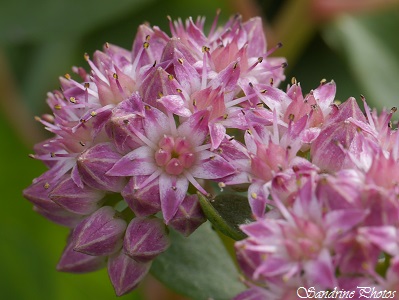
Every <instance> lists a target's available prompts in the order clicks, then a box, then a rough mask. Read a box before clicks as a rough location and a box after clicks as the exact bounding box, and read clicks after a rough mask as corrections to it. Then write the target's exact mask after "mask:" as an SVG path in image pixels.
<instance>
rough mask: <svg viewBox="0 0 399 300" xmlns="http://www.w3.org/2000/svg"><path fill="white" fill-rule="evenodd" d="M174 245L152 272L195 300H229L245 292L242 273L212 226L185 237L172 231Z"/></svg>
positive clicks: (158, 261)
mask: <svg viewBox="0 0 399 300" xmlns="http://www.w3.org/2000/svg"><path fill="white" fill-rule="evenodd" d="M170 235H171V239H172V244H171V246H170V248H169V249H168V250H167V251H166V252H165V253H163V254H162V255H160V256H159V257H158V258H157V259H156V260H155V261H154V263H153V265H152V268H151V273H152V274H153V275H154V276H155V277H156V278H158V279H159V280H160V281H161V282H163V283H165V284H166V285H167V286H169V287H170V288H172V289H173V290H175V291H177V292H178V293H180V294H182V295H185V296H188V297H190V299H194V300H204V299H214V300H229V299H232V298H233V297H234V296H235V295H236V294H238V293H239V292H241V291H243V290H244V289H245V286H244V285H243V284H242V283H241V282H240V281H239V273H238V271H237V269H236V268H235V266H234V263H233V261H232V260H231V258H230V256H229V254H228V253H227V251H226V249H225V248H224V246H223V243H222V242H221V241H220V239H219V237H218V235H217V234H216V233H215V232H214V231H213V230H212V229H211V227H210V226H209V224H208V223H205V224H203V225H202V226H201V227H200V228H198V229H197V230H196V231H195V232H194V233H193V234H192V235H190V236H189V237H188V238H185V237H184V236H182V235H181V234H180V233H177V232H175V231H172V232H171V234H170Z"/></svg>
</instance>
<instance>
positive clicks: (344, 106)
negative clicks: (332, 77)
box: [235, 80, 399, 300]
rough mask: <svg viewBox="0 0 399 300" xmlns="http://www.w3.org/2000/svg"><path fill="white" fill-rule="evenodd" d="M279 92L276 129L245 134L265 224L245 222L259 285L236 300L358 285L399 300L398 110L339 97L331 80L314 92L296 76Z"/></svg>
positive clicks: (246, 248) (247, 250)
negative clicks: (379, 109) (304, 87)
mask: <svg viewBox="0 0 399 300" xmlns="http://www.w3.org/2000/svg"><path fill="white" fill-rule="evenodd" d="M275 92H276V93H275V94H274V95H278V97H275V96H274V97H273V98H270V101H271V103H272V104H271V105H272V106H274V107H277V108H276V109H275V110H274V111H275V113H274V115H275V119H274V122H273V125H272V126H270V128H268V127H267V126H258V127H255V126H254V130H252V131H251V134H248V136H247V139H246V144H247V149H248V150H249V152H250V157H251V168H250V169H249V170H248V172H249V175H250V176H251V178H252V180H251V185H250V187H249V190H248V199H249V201H250V204H251V207H252V210H253V213H254V215H255V216H256V217H257V220H256V221H255V222H253V223H251V224H248V225H243V226H242V227H241V228H242V230H243V231H244V233H246V235H247V238H246V239H245V240H242V241H239V242H237V243H236V251H237V258H238V261H239V264H240V266H241V269H242V271H243V273H244V275H245V276H246V277H247V278H248V279H249V280H248V281H247V283H248V285H249V287H250V288H249V289H248V290H247V291H245V292H243V293H241V294H240V295H238V296H237V297H236V298H235V299H236V300H244V299H276V300H277V299H298V297H299V296H301V297H304V298H306V297H307V296H306V295H304V294H303V295H299V296H298V288H302V290H307V289H309V288H312V289H315V290H318V291H333V290H346V291H348V290H349V291H356V290H357V287H359V286H362V287H373V293H374V295H373V296H372V298H374V297H375V298H380V297H381V295H382V293H384V292H385V293H389V296H391V297H394V293H395V292H394V291H396V290H398V288H399V272H398V268H397V265H398V263H397V262H398V260H399V234H398V233H399V231H398V229H399V222H398V220H399V202H398V196H399V189H398V187H399V185H398V183H399V177H398V174H399V173H398V171H399V169H398V167H399V161H398V159H399V156H398V154H399V152H398V150H399V135H398V133H397V130H396V128H394V127H395V126H393V122H392V121H391V118H392V114H393V113H394V112H395V111H396V108H392V109H391V110H390V111H386V110H384V111H383V112H382V113H381V114H380V115H378V114H377V112H376V111H375V110H373V111H371V110H370V108H369V107H368V106H367V104H366V101H365V99H364V97H363V96H362V97H361V98H362V101H363V103H364V109H365V114H363V112H362V111H361V109H360V108H359V106H358V104H357V102H356V100H355V99H354V98H349V99H348V100H347V101H345V102H343V103H340V104H339V103H337V102H334V101H333V100H334V96H335V84H334V83H333V82H330V83H326V82H324V81H322V83H321V85H320V86H319V87H318V88H317V89H315V90H313V91H311V92H310V93H309V94H308V95H307V96H306V97H303V96H302V92H301V89H300V86H299V84H297V83H296V82H295V80H294V81H293V84H292V86H290V87H289V88H288V90H287V92H286V93H284V92H282V91H277V90H276V91H275ZM269 107H270V105H269ZM305 158H306V159H305ZM302 290H301V291H302ZM357 296H359V295H357ZM322 297H323V296H322ZM323 298H324V297H323ZM329 298H331V297H329Z"/></svg>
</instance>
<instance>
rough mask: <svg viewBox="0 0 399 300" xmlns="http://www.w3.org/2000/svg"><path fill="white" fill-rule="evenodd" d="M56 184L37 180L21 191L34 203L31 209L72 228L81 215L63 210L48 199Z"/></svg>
mask: <svg viewBox="0 0 399 300" xmlns="http://www.w3.org/2000/svg"><path fill="white" fill-rule="evenodd" d="M56 184H57V182H52V181H46V180H45V179H44V180H39V181H37V182H34V183H33V184H32V185H31V186H29V187H27V188H26V189H25V190H24V191H23V195H24V197H25V198H26V199H28V200H29V201H30V202H31V203H33V204H34V207H33V210H34V211H36V212H37V213H39V214H41V215H42V216H44V217H45V218H47V219H49V220H50V221H52V222H54V223H57V224H60V225H63V226H67V227H71V228H73V227H75V226H76V224H78V223H79V222H80V221H81V219H82V216H81V215H77V214H74V213H72V212H70V211H67V210H65V209H64V208H63V207H61V206H60V205H58V204H57V203H55V202H53V201H52V200H51V199H50V197H49V193H51V191H52V190H53V189H54V186H56Z"/></svg>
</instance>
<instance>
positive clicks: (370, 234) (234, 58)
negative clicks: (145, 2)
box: [24, 16, 399, 300]
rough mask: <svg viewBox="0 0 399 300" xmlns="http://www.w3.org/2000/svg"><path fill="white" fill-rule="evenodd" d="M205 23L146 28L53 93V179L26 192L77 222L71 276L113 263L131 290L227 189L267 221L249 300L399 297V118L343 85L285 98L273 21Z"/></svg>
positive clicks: (117, 278)
mask: <svg viewBox="0 0 399 300" xmlns="http://www.w3.org/2000/svg"><path fill="white" fill-rule="evenodd" d="M204 22H205V20H204V18H198V19H197V20H196V21H193V20H192V19H188V20H186V22H185V23H183V22H182V21H181V20H178V21H174V22H173V21H172V20H170V31H171V36H169V35H168V34H166V33H165V32H163V31H161V30H160V29H159V28H158V27H149V26H148V25H141V26H140V27H139V29H138V32H137V36H136V38H135V40H134V43H133V47H132V50H131V51H128V50H125V49H122V48H119V47H117V46H114V45H110V44H108V43H107V44H106V45H105V47H104V51H103V52H100V51H97V52H95V53H94V55H93V58H92V59H91V58H90V57H89V56H88V55H87V54H86V55H85V59H86V60H87V62H88V64H89V66H90V72H86V71H85V70H84V69H83V68H77V67H75V68H73V71H74V72H75V73H76V74H77V75H79V76H80V77H81V80H80V81H76V80H74V79H73V78H72V77H71V76H70V75H68V74H67V75H65V77H64V78H61V87H62V89H61V91H55V92H53V93H49V94H48V100H47V102H48V104H49V106H50V108H51V109H52V112H53V114H52V115H44V116H42V117H41V118H37V119H38V121H40V122H41V123H42V124H43V125H44V126H45V127H46V129H47V130H49V131H50V132H52V133H53V134H54V136H53V137H52V138H50V139H49V140H46V141H44V142H42V143H39V144H37V145H36V147H35V154H33V155H31V156H32V157H33V158H36V159H39V160H42V161H43V162H44V163H45V164H46V166H47V167H48V169H49V170H48V171H47V172H45V173H44V174H42V175H41V176H40V177H38V178H36V179H35V180H34V181H33V184H32V185H31V186H30V187H28V188H27V189H25V190H24V196H25V197H26V198H27V199H28V200H29V201H31V202H32V203H33V204H34V209H35V210H36V211H37V212H38V213H40V214H42V215H43V216H45V217H46V218H48V219H50V220H51V221H54V222H56V223H58V224H61V225H64V226H67V227H70V228H71V234H70V236H69V238H68V242H67V245H66V247H65V250H64V252H63V254H62V257H61V259H60V261H59V264H58V269H59V270H61V271H66V272H78V273H79V272H90V271H94V270H97V269H99V268H102V267H104V266H107V267H108V273H109V276H110V279H111V282H112V284H113V286H114V288H115V291H116V294H117V295H123V294H125V293H127V292H129V291H131V290H132V289H134V288H135V287H136V286H137V284H138V283H139V282H140V281H141V280H142V278H143V277H144V276H145V275H146V274H147V273H148V271H149V269H150V266H151V262H152V261H153V260H154V259H155V258H156V257H157V256H158V255H159V254H161V253H162V252H164V251H165V250H166V249H167V248H168V246H169V245H170V240H169V238H168V230H169V228H173V229H174V230H177V231H179V232H181V233H182V234H183V235H185V236H188V235H189V234H191V233H192V232H193V231H194V230H195V229H196V228H197V227H198V226H200V225H201V223H202V222H204V221H205V216H204V215H203V212H202V210H201V208H200V206H199V202H198V198H197V194H196V193H197V192H199V193H201V194H203V195H206V196H209V195H210V194H211V193H215V192H219V191H218V190H215V186H216V185H215V184H212V182H216V183H217V186H218V187H220V188H225V187H227V186H233V187H234V186H237V185H239V187H240V188H241V189H242V187H243V186H244V187H247V196H248V202H249V205H250V208H251V211H252V214H253V216H254V219H255V221H254V222H253V223H250V224H246V225H242V226H241V229H242V231H243V232H244V233H245V234H246V235H247V238H245V239H244V240H241V241H238V242H237V243H236V245H235V246H236V253H237V258H238V262H239V265H240V267H241V269H242V272H243V275H244V276H245V278H246V279H245V282H246V283H247V284H248V286H249V289H248V290H247V291H245V292H243V293H241V294H239V295H237V296H236V299H237V300H244V299H276V300H277V299H297V297H298V295H297V291H298V288H299V287H302V288H303V289H304V290H306V289H307V288H315V289H317V290H330V291H331V290H336V289H344V290H355V289H356V287H357V286H373V287H375V291H376V293H378V292H379V291H394V290H395V289H399V271H398V270H399V268H398V265H399V232H398V228H399V221H398V220H399V202H398V197H399V185H398V183H399V162H398V160H399V136H398V133H397V131H396V128H394V127H395V126H394V125H393V124H392V121H391V118H392V115H393V113H394V112H395V111H396V108H393V109H392V110H390V111H386V110H384V111H383V112H382V113H381V114H378V113H377V112H376V111H375V110H370V108H369V107H368V106H367V104H366V101H365V99H364V97H361V98H362V99H361V100H362V102H363V103H364V110H365V113H363V112H362V110H361V109H360V108H359V106H358V103H357V101H356V100H355V99H354V98H349V99H348V100H347V101H345V102H343V103H339V102H338V101H335V93H336V85H335V83H334V82H333V81H331V82H327V81H326V80H322V81H321V82H320V85H319V86H318V87H317V88H315V89H314V90H312V91H310V92H309V93H308V94H307V95H305V96H304V95H303V93H302V90H301V86H300V84H299V83H298V82H297V81H296V79H293V80H292V82H291V84H290V85H288V87H287V90H286V91H283V90H282V89H279V88H278V87H277V86H278V85H279V83H280V82H281V81H282V80H284V79H285V78H284V74H283V69H284V67H285V66H286V65H287V64H286V62H285V60H284V59H283V58H271V57H270V54H271V53H273V52H274V51H275V50H276V49H278V48H279V47H281V45H280V44H278V45H276V46H275V47H274V48H271V49H269V50H268V49H267V44H266V40H265V38H264V34H263V30H262V23H261V20H260V19H259V18H254V19H250V20H248V21H247V22H242V21H241V18H240V17H239V16H234V17H232V18H230V20H229V21H228V22H227V23H226V24H225V25H224V26H223V27H220V28H219V27H217V17H216V18H215V21H214V22H213V24H212V26H211V29H210V31H209V33H208V34H205V33H204V30H203V29H204Z"/></svg>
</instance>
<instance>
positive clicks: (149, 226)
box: [123, 218, 170, 262]
mask: <svg viewBox="0 0 399 300" xmlns="http://www.w3.org/2000/svg"><path fill="white" fill-rule="evenodd" d="M169 245H170V241H169V238H168V234H167V232H166V227H165V225H164V224H163V222H162V221H161V220H160V219H158V218H151V219H150V218H134V219H133V220H132V221H131V222H130V224H129V226H128V227H127V229H126V234H125V240H124V243H123V248H124V250H125V253H126V254H127V255H129V256H130V257H131V258H133V259H135V260H136V261H140V262H147V261H151V260H153V259H154V258H155V257H156V256H158V255H159V254H161V253H162V252H164V251H165V250H166V249H167V248H168V247H169Z"/></svg>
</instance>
